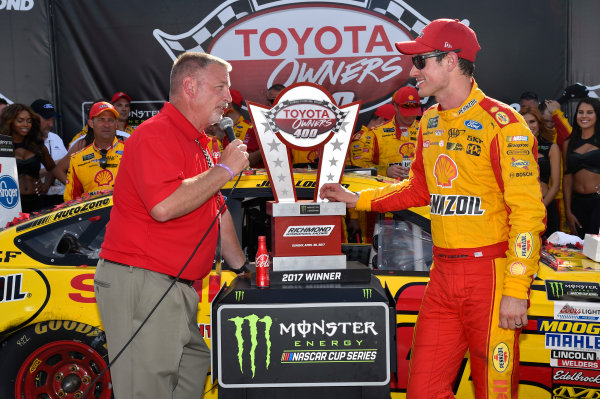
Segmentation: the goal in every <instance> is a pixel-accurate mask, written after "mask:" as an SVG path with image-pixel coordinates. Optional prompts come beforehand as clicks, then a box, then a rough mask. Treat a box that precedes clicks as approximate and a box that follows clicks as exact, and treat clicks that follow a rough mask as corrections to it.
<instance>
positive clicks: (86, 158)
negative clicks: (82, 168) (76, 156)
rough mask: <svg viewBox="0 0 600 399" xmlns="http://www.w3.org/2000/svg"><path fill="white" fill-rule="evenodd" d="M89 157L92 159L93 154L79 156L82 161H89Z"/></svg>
mask: <svg viewBox="0 0 600 399" xmlns="http://www.w3.org/2000/svg"><path fill="white" fill-rule="evenodd" d="M90 159H94V154H87V155H83V156H82V157H81V160H82V161H84V162H85V161H89V160H90Z"/></svg>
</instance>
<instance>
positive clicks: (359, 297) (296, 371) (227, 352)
mask: <svg viewBox="0 0 600 399" xmlns="http://www.w3.org/2000/svg"><path fill="white" fill-rule="evenodd" d="M395 314H396V313H395V305H394V300H393V298H392V297H391V295H390V294H389V291H388V290H387V288H386V289H384V288H383V287H382V286H381V283H380V282H379V280H378V279H376V278H375V277H373V276H371V278H370V280H368V281H367V282H363V283H335V284H312V285H271V287H270V288H263V289H261V288H257V287H255V286H254V285H253V284H252V283H251V280H250V279H246V278H241V277H238V278H236V279H235V280H234V281H233V282H232V284H231V286H229V287H227V288H225V289H224V290H222V291H221V292H220V293H219V294H218V295H217V297H216V298H215V300H214V301H213V305H212V317H211V320H212V321H211V323H212V332H213V334H212V337H213V338H212V340H213V341H212V344H211V347H212V373H213V378H215V379H218V381H219V398H228V399H229V398H285V399H289V398H290V397H293V398H294V399H296V398H310V399H318V398H331V397H344V398H388V397H389V395H390V390H389V380H390V374H391V373H392V372H395V371H396V370H395V369H396V367H395V365H396V358H395V353H396V351H395V346H396V343H395V324H396V316H395ZM342 395H343V396H342Z"/></svg>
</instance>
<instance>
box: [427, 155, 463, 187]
mask: <svg viewBox="0 0 600 399" xmlns="http://www.w3.org/2000/svg"><path fill="white" fill-rule="evenodd" d="M433 176H434V177H435V181H436V183H437V185H438V186H439V187H442V188H451V187H452V181H453V180H454V179H456V178H457V177H458V167H457V166H456V163H455V162H454V160H453V159H452V158H450V157H449V156H448V155H446V154H440V155H439V156H438V157H437V159H436V160H435V165H434V167H433Z"/></svg>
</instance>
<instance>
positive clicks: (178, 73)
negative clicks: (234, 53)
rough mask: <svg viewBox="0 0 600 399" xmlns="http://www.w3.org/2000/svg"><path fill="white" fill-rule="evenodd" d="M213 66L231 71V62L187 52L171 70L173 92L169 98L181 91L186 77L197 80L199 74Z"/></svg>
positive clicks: (177, 60) (204, 54) (178, 58)
mask: <svg viewBox="0 0 600 399" xmlns="http://www.w3.org/2000/svg"><path fill="white" fill-rule="evenodd" d="M211 64H217V65H221V66H223V67H224V68H226V69H227V72H230V71H231V64H230V63H229V62H227V61H225V60H224V59H222V58H219V57H216V56H214V55H211V54H206V53H199V52H187V53H183V54H181V55H180V56H179V57H177V59H176V60H175V62H174V63H173V67H172V68H171V82H170V83H171V91H170V93H169V96H173V95H174V94H176V93H177V92H178V91H179V89H180V87H181V85H182V83H183V79H184V78H185V77H187V76H193V77H195V78H196V77H197V76H196V74H197V72H199V71H202V70H204V69H206V68H208V66H209V65H211Z"/></svg>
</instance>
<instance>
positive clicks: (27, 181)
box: [0, 104, 55, 213]
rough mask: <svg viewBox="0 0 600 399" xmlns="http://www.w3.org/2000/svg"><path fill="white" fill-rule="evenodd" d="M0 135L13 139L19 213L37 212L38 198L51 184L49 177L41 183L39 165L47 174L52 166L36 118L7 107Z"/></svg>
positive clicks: (28, 109)
mask: <svg viewBox="0 0 600 399" xmlns="http://www.w3.org/2000/svg"><path fill="white" fill-rule="evenodd" d="M0 133H1V134H4V135H6V136H11V137H12V140H13V146H14V151H15V158H16V160H17V173H18V175H19V192H20V194H21V209H22V211H23V212H26V213H30V212H34V211H38V210H40V209H41V208H42V206H43V201H42V199H41V197H40V195H41V194H42V193H45V192H46V191H48V188H49V187H50V185H51V184H52V182H53V181H54V178H51V179H46V182H45V183H42V182H41V180H40V168H41V164H44V167H45V168H46V170H47V171H52V170H53V169H54V166H55V165H54V161H53V160H52V157H51V156H50V154H49V153H48V149H47V148H46V146H45V145H44V141H43V140H42V134H41V131H40V119H39V117H38V116H37V114H36V113H35V112H34V111H33V110H32V109H31V107H29V106H27V105H24V104H12V105H9V106H8V107H6V108H5V109H4V112H3V113H2V117H1V118H0Z"/></svg>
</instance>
